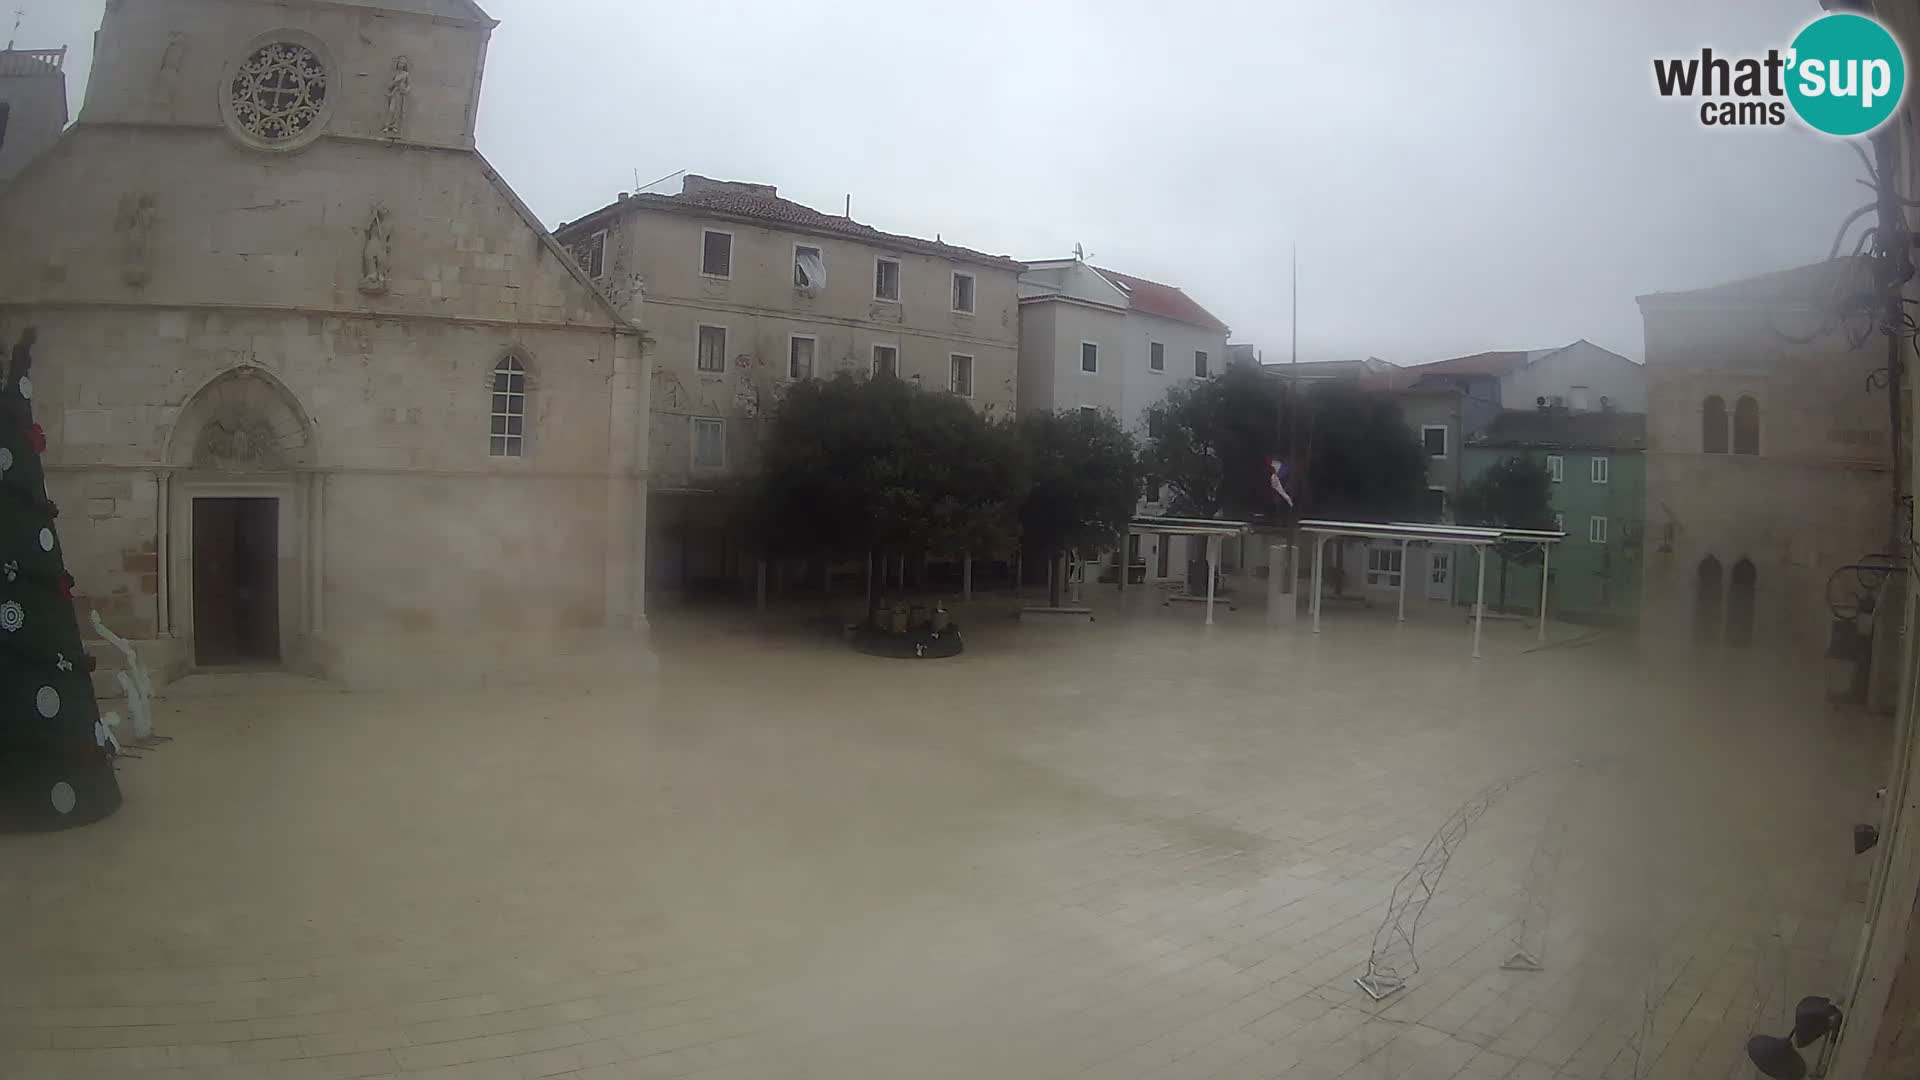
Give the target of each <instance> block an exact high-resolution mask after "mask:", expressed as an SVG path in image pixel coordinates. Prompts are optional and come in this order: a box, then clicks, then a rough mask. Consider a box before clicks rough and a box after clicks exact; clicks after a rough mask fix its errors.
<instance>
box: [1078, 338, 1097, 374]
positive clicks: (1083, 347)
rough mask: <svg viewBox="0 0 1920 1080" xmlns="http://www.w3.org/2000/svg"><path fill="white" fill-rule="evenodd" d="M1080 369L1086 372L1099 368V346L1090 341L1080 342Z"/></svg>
mask: <svg viewBox="0 0 1920 1080" xmlns="http://www.w3.org/2000/svg"><path fill="white" fill-rule="evenodd" d="M1080 370H1081V371H1087V372H1093V371H1099V370H1100V346H1098V345H1095V344H1094V343H1093V342H1091V341H1083V342H1081V343H1080Z"/></svg>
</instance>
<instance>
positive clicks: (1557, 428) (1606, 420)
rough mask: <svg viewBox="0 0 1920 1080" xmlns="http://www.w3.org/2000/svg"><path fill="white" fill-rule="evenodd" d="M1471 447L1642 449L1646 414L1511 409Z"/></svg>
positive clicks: (1494, 420) (1497, 418)
mask: <svg viewBox="0 0 1920 1080" xmlns="http://www.w3.org/2000/svg"><path fill="white" fill-rule="evenodd" d="M1471 444H1472V445H1474V446H1484V447H1512V448H1514V449H1522V448H1531V449H1543V450H1645V449H1646V448H1647V417H1646V414H1645V413H1619V412H1569V411H1568V410H1566V409H1510V410H1508V411H1506V412H1503V413H1501V414H1500V415H1499V416H1496V417H1494V419H1493V422H1492V423H1491V424H1488V425H1487V429H1486V430H1485V431H1484V432H1482V433H1481V434H1479V435H1476V436H1475V437H1474V438H1473V439H1472V440H1471Z"/></svg>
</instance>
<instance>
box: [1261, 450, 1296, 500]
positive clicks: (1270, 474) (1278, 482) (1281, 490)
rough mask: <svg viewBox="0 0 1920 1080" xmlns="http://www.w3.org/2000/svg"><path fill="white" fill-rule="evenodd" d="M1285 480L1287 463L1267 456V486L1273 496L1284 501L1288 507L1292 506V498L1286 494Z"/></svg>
mask: <svg viewBox="0 0 1920 1080" xmlns="http://www.w3.org/2000/svg"><path fill="white" fill-rule="evenodd" d="M1286 479H1287V463H1286V462H1284V461H1281V460H1280V459H1279V458H1276V457H1272V456H1269V457H1268V458H1267V486H1268V487H1270V488H1272V489H1273V493H1274V494H1275V495H1278V496H1280V497H1281V498H1282V499H1285V500H1286V501H1287V505H1288V506H1292V505H1293V496H1291V495H1289V494H1287V485H1286Z"/></svg>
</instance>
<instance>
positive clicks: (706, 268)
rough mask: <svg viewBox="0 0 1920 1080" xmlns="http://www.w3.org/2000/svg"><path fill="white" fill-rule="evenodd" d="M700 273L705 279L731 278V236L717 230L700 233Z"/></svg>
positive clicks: (728, 233) (705, 230) (706, 230)
mask: <svg viewBox="0 0 1920 1080" xmlns="http://www.w3.org/2000/svg"><path fill="white" fill-rule="evenodd" d="M700 272H701V273H702V274H704V275H706V276H707V277H716V278H730V277H732V276H733V234H732V233H730V232H721V231H720V230H718V229H704V230H702V231H701V233H700Z"/></svg>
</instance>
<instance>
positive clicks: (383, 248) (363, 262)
mask: <svg viewBox="0 0 1920 1080" xmlns="http://www.w3.org/2000/svg"><path fill="white" fill-rule="evenodd" d="M392 260H393V226H392V225H390V224H388V222H387V208H386V206H385V205H383V204H381V203H375V204H374V207H373V216H372V217H370V218H368V219H367V238H366V243H365V245H364V246H363V247H362V248H361V249H360V291H361V292H363V293H366V294H367V295H368V296H379V295H381V294H382V293H385V292H386V291H387V285H388V278H389V276H390V274H391V273H392Z"/></svg>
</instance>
